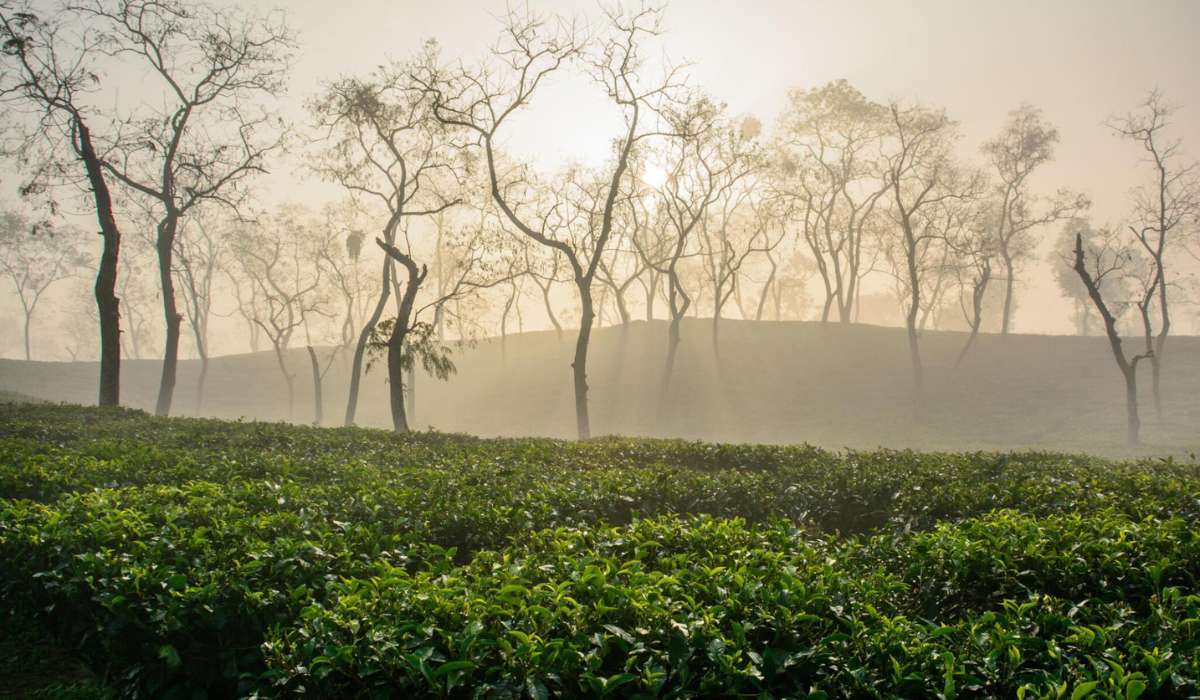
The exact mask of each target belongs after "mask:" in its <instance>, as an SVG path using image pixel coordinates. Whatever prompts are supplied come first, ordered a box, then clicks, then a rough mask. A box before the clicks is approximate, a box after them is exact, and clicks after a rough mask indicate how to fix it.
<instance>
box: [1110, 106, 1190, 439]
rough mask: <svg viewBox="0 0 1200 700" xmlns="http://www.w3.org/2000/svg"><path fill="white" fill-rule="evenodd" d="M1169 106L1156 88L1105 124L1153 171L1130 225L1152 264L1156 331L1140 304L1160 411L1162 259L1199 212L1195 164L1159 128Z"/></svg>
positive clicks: (1165, 290)
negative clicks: (1149, 340) (1131, 144)
mask: <svg viewBox="0 0 1200 700" xmlns="http://www.w3.org/2000/svg"><path fill="white" fill-rule="evenodd" d="M1173 111H1174V110H1173V108H1172V107H1171V106H1170V105H1168V104H1167V103H1166V102H1165V101H1164V100H1163V97H1162V94H1161V93H1159V92H1158V91H1157V90H1155V91H1152V92H1151V93H1150V94H1149V95H1148V96H1147V97H1146V100H1145V101H1144V102H1143V103H1142V104H1141V105H1140V106H1139V107H1138V109H1137V111H1135V112H1132V113H1130V114H1128V115H1126V116H1124V117H1121V118H1114V119H1112V120H1110V126H1111V127H1112V129H1113V130H1114V131H1115V132H1116V133H1117V134H1118V135H1119V136H1121V137H1123V138H1126V139H1129V140H1131V141H1133V142H1135V143H1137V144H1138V145H1139V146H1141V147H1142V149H1143V150H1144V151H1145V154H1144V155H1145V158H1146V160H1147V161H1148V162H1149V163H1150V165H1151V167H1152V169H1153V171H1154V180H1153V184H1152V185H1151V186H1150V187H1141V188H1139V189H1137V190H1135V192H1134V204H1133V214H1132V220H1133V223H1132V224H1130V226H1129V231H1130V233H1132V234H1133V236H1134V238H1135V239H1136V241H1137V243H1138V245H1140V246H1141V248H1142V250H1144V251H1145V253H1146V255H1148V256H1149V258H1150V262H1151V264H1152V265H1153V267H1154V279H1153V281H1152V286H1153V289H1152V290H1150V291H1151V294H1152V296H1154V297H1155V299H1154V306H1156V307H1157V312H1158V313H1157V315H1158V318H1157V324H1158V329H1157V332H1156V331H1155V330H1154V328H1153V325H1154V320H1153V319H1151V315H1152V314H1153V312H1154V309H1152V308H1151V304H1149V303H1147V304H1144V305H1140V306H1139V308H1140V310H1141V313H1142V321H1143V327H1144V329H1145V333H1146V334H1147V335H1148V336H1149V335H1153V336H1154V344H1153V351H1152V352H1151V353H1150V368H1151V372H1152V373H1153V376H1152V381H1153V388H1154V409H1155V412H1156V413H1157V414H1158V416H1159V417H1161V416H1162V392H1161V386H1160V377H1161V374H1162V362H1163V355H1164V354H1165V352H1166V345H1167V337H1168V336H1169V335H1170V332H1171V312H1170V304H1169V303H1168V300H1169V290H1170V288H1171V280H1170V279H1169V278H1168V272H1167V262H1168V258H1169V257H1170V255H1169V253H1170V250H1171V249H1172V247H1174V246H1175V245H1178V244H1179V243H1181V241H1179V240H1177V239H1176V235H1177V234H1178V233H1179V229H1182V228H1185V227H1187V226H1190V225H1194V224H1195V223H1196V221H1197V219H1198V217H1200V179H1198V177H1197V173H1198V170H1197V164H1196V163H1195V162H1183V154H1182V153H1181V144H1180V142H1179V141H1178V140H1170V139H1168V138H1167V136H1166V134H1165V133H1164V130H1165V129H1166V128H1167V126H1168V125H1169V124H1170V121H1169V119H1170V116H1171V114H1172V112H1173Z"/></svg>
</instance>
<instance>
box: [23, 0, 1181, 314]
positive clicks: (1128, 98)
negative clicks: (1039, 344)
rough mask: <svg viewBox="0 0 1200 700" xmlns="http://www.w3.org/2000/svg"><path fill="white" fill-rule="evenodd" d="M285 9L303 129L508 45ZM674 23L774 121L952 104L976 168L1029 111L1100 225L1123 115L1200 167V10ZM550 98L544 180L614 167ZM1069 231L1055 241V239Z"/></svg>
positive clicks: (1123, 8)
mask: <svg viewBox="0 0 1200 700" xmlns="http://www.w3.org/2000/svg"><path fill="white" fill-rule="evenodd" d="M226 2H229V3H230V4H243V5H246V6H253V7H255V8H256V9H261V7H262V6H263V4H262V3H258V2H253V1H252V0H226ZM514 2H516V0H514ZM278 4H279V6H280V7H282V8H284V9H286V10H287V12H288V14H289V17H290V21H291V24H292V26H293V27H294V29H295V30H296V31H297V33H298V35H299V40H300V49H299V53H298V55H297V57H296V62H295V70H294V76H293V84H292V89H291V92H290V95H289V97H288V98H287V101H286V107H285V112H286V113H287V115H286V116H289V117H290V118H291V119H293V120H294V121H297V122H299V123H305V122H306V121H307V116H306V114H305V113H304V110H303V104H304V102H305V100H306V99H308V98H309V97H310V96H312V95H313V94H314V93H316V92H317V91H319V90H320V89H321V87H322V85H323V84H325V83H327V82H328V81H330V80H332V79H334V78H336V77H338V76H343V75H357V74H362V73H365V72H367V71H370V70H371V69H373V68H374V67H375V66H377V65H379V64H380V63H382V62H385V61H386V60H387V59H388V58H389V57H394V58H403V57H407V56H409V55H410V54H412V53H413V52H414V51H416V50H417V49H418V48H419V47H420V45H421V42H422V41H424V40H425V39H426V38H436V39H438V40H439V41H440V42H441V44H442V46H443V52H444V54H445V55H446V56H447V57H448V58H454V57H463V58H465V59H467V60H473V59H476V58H478V57H480V56H482V55H483V53H484V52H486V50H487V49H488V47H489V46H491V44H492V43H493V42H494V41H495V37H496V34H497V30H498V28H499V23H498V21H497V19H496V16H497V15H499V14H502V13H503V12H504V11H505V8H506V3H505V2H504V1H503V0H439V1H438V2H426V1H421V2H418V1H416V0H344V1H343V2H341V3H337V4H331V3H329V2H328V1H327V0H288V1H287V2H282V3H278ZM530 4H531V5H532V6H533V7H534V8H537V9H544V10H556V11H558V12H561V13H565V14H568V15H571V14H573V15H577V16H578V17H579V18H580V19H581V21H584V22H587V21H589V20H590V21H593V22H594V21H595V20H596V18H597V17H598V15H599V11H598V5H597V4H596V3H595V2H593V1H592V0H555V1H553V2H550V1H543V2H531V3H530ZM517 6H519V4H518V5H517ZM666 21H667V27H666V29H667V33H666V35H665V37H664V38H663V40H662V42H661V51H662V53H663V55H664V56H665V57H667V58H669V59H670V60H672V61H675V62H683V61H687V62H690V63H691V64H692V66H691V68H690V70H689V74H690V76H691V82H692V83H693V84H694V85H697V86H700V87H703V88H704V89H705V90H707V91H708V92H709V93H710V94H711V95H713V96H714V97H716V98H717V99H719V100H723V101H725V102H727V103H728V104H729V105H730V107H731V109H732V110H733V111H734V112H736V113H751V114H754V115H756V116H758V117H759V118H761V119H762V120H763V121H764V122H765V123H767V124H768V125H769V124H771V123H772V122H774V121H775V119H776V117H777V116H778V114H779V111H780V110H781V109H782V107H783V103H784V98H785V95H786V93H787V91H788V90H789V89H791V88H795V87H804V88H810V87H816V86H819V85H821V84H824V83H826V82H828V81H831V80H836V79H839V78H845V79H847V80H849V81H850V82H851V83H852V84H854V85H855V86H856V87H858V88H859V89H860V90H861V91H862V92H863V93H864V94H866V95H867V96H868V97H869V98H871V99H875V100H878V101H885V100H888V99H890V98H898V99H901V100H906V101H907V100H919V101H922V102H924V103H926V104H929V105H934V106H940V107H944V108H945V109H946V110H947V111H948V113H949V114H950V115H951V117H952V118H954V119H956V120H958V121H959V122H960V124H961V127H962V129H961V130H962V133H963V141H962V144H961V149H960V150H961V153H962V155H963V157H964V158H966V159H970V160H974V161H976V162H979V161H981V158H980V157H979V144H980V143H981V142H982V141H984V140H985V139H987V138H989V137H990V136H991V135H993V134H994V133H996V132H997V131H998V129H999V128H1000V126H1001V125H1002V123H1003V122H1004V120H1005V118H1006V116H1007V113H1008V112H1009V110H1011V109H1014V108H1015V107H1017V106H1018V105H1019V104H1020V103H1021V102H1023V101H1027V102H1031V103H1033V104H1035V105H1037V106H1039V107H1041V108H1042V109H1043V110H1044V112H1045V115H1046V117H1047V118H1048V119H1049V120H1050V121H1051V122H1053V123H1054V124H1055V125H1056V126H1057V127H1058V128H1059V130H1060V132H1061V136H1062V139H1061V142H1060V144H1059V146H1058V150H1057V157H1056V160H1055V161H1054V162H1053V163H1051V164H1049V165H1048V166H1046V167H1045V168H1044V169H1043V170H1042V171H1040V172H1039V174H1038V176H1037V186H1038V187H1039V189H1040V190H1042V191H1044V192H1047V193H1049V192H1052V191H1053V190H1055V189H1057V188H1058V187H1070V188H1073V189H1077V190H1080V191H1083V192H1084V193H1086V194H1087V195H1088V196H1089V197H1091V198H1092V200H1093V202H1094V205H1093V217H1094V218H1096V219H1097V220H1099V221H1118V220H1119V219H1120V218H1121V216H1122V215H1123V214H1124V212H1125V210H1126V207H1127V203H1128V192H1129V189H1130V188H1131V187H1132V186H1133V185H1134V184H1136V183H1138V182H1140V181H1143V180H1144V178H1145V176H1146V175H1147V174H1148V171H1147V170H1146V169H1145V166H1144V164H1142V163H1141V162H1140V160H1139V159H1140V153H1139V150H1138V148H1137V147H1135V146H1134V145H1132V144H1130V143H1127V142H1123V141H1120V140H1118V139H1117V138H1115V137H1114V136H1113V135H1112V134H1111V132H1110V131H1109V130H1108V129H1107V128H1106V127H1105V126H1104V121H1105V119H1106V118H1107V117H1109V116H1110V115H1113V114H1116V113H1122V112H1125V111H1128V110H1130V109H1132V108H1133V107H1135V106H1136V105H1137V104H1138V102H1139V101H1140V100H1141V99H1142V98H1143V97H1144V96H1145V93H1146V91H1147V90H1149V89H1151V88H1153V87H1156V86H1157V87H1158V88H1160V89H1161V90H1163V91H1164V92H1165V93H1166V95H1167V97H1168V99H1169V100H1170V101H1172V102H1174V103H1177V104H1179V105H1181V109H1180V110H1179V111H1178V113H1177V114H1176V116H1175V120H1174V121H1175V123H1174V125H1173V132H1174V135H1175V136H1177V137H1180V138H1182V139H1183V140H1184V142H1185V150H1186V152H1187V153H1188V154H1190V155H1191V156H1196V155H1200V116H1198V115H1200V74H1198V73H1197V70H1196V69H1197V66H1200V42H1197V38H1198V37H1197V29H1198V28H1200V1H1197V0H1153V1H1149V2H1133V1H1125V0H1121V1H1116V0H1092V1H1085V0H1065V1H1058V2H1034V1H1032V0H1004V1H1003V2H1000V1H995V2H991V1H989V2H983V1H981V0H969V1H968V0H961V1H957V2H956V1H951V0H909V1H906V2H884V1H882V0H881V1H877V2H866V1H863V0H841V1H838V2H832V1H829V2H826V1H816V0H743V1H742V2H736V3H735V2H718V1H715V0H675V1H674V2H672V3H671V4H670V5H669V9H668V12H667V16H666ZM126 82H130V83H133V82H134V81H132V80H127V81H126ZM546 87H547V89H546V90H544V91H543V92H541V93H539V94H538V95H537V96H536V97H535V101H534V105H533V107H532V108H531V109H529V110H527V111H525V112H523V113H522V114H521V115H520V117H519V119H518V120H517V123H515V124H514V125H513V128H512V130H511V131H510V132H509V135H508V141H507V142H505V143H504V144H502V145H503V146H504V147H505V148H506V149H507V150H509V151H511V152H513V153H514V154H515V155H517V156H518V157H522V158H527V159H532V160H533V161H534V162H536V163H538V164H539V165H540V166H541V167H543V168H546V169H551V168H555V167H557V166H558V165H561V164H562V163H564V162H566V161H569V160H581V161H584V162H595V161H598V160H600V159H602V158H603V157H604V156H605V154H606V151H607V144H608V143H609V142H610V140H611V139H612V138H613V137H614V136H616V135H617V134H618V133H619V129H618V128H617V127H618V121H617V120H618V115H617V114H616V113H615V112H614V110H613V108H612V106H611V105H610V104H609V103H608V102H607V100H606V99H605V98H604V97H603V95H602V94H600V93H599V92H598V88H596V87H595V85H594V84H592V83H590V82H589V81H588V80H587V79H586V78H585V77H583V76H581V75H579V74H565V75H563V76H562V77H560V78H558V79H556V80H555V81H554V82H553V83H551V84H549V85H547V86H546ZM123 89H124V90H131V89H132V90H136V89H137V87H136V86H135V85H131V86H130V87H127V88H123ZM127 94H128V93H126V95H127ZM272 171H273V173H272V175H271V176H270V177H269V178H268V179H267V180H266V181H265V182H262V183H260V189H261V191H263V192H264V199H265V200H266V201H268V202H278V201H287V200H292V201H294V200H306V201H309V202H315V201H319V200H321V199H323V198H326V197H339V196H340V195H341V193H340V191H339V190H338V189H337V188H335V187H333V186H330V185H321V184H318V183H315V182H313V181H312V180H304V179H303V168H302V167H301V163H300V160H299V156H293V157H292V158H291V159H290V160H289V161H287V162H277V163H275V164H274V165H273V166H272ZM10 184H15V182H13V183H10ZM5 189H6V190H8V189H11V188H9V187H5ZM1055 233H1056V231H1053V230H1050V231H1045V232H1044V234H1045V237H1046V239H1047V240H1052V239H1053V236H1054V234H1055ZM1025 275H1026V279H1025V284H1024V287H1023V289H1021V291H1020V293H1019V298H1018V301H1019V309H1018V312H1017V316H1016V323H1015V327H1016V330H1017V331H1018V332H1068V331H1069V330H1070V328H1069V320H1068V309H1067V304H1066V302H1065V301H1063V300H1061V299H1060V298H1059V295H1058V292H1057V290H1056V288H1055V287H1054V285H1053V282H1052V281H1051V277H1050V274H1049V270H1048V267H1047V265H1046V264H1045V263H1044V254H1043V256H1042V258H1041V259H1039V261H1038V262H1037V264H1036V265H1035V266H1031V267H1030V269H1029V270H1028V271H1027V272H1026V273H1025Z"/></svg>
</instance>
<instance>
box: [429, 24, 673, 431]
mask: <svg viewBox="0 0 1200 700" xmlns="http://www.w3.org/2000/svg"><path fill="white" fill-rule="evenodd" d="M606 15H607V20H608V29H609V31H608V32H607V33H604V34H603V35H602V36H601V37H600V38H599V40H598V42H597V45H596V46H595V47H594V50H592V51H590V52H588V53H587V54H584V53H583V52H582V51H581V45H580V44H579V42H578V41H576V39H575V37H574V35H573V33H571V32H562V31H558V32H556V31H554V29H553V28H552V27H550V26H548V25H547V23H546V22H545V21H543V20H541V19H540V18H538V17H536V16H527V17H524V16H518V15H516V14H513V13H510V14H509V15H508V17H507V21H506V24H505V27H504V30H503V39H502V41H501V43H500V44H499V45H498V46H497V47H496V48H495V49H493V52H492V56H493V58H494V60H495V61H494V62H495V64H496V66H495V68H492V67H484V68H481V69H479V70H476V71H460V72H458V73H457V74H455V75H447V74H446V73H445V72H444V71H442V70H441V69H440V67H438V66H436V65H431V66H429V67H428V68H427V70H426V71H424V73H423V76H422V78H423V81H424V83H425V85H426V87H427V89H428V90H429V91H430V93H431V94H433V95H434V98H435V114H436V115H437V116H438V118H439V119H440V120H441V121H442V122H443V123H445V124H447V125H452V126H458V127H462V128H464V129H467V130H469V131H471V132H473V133H474V134H476V135H477V137H478V145H479V146H480V147H481V148H482V149H483V152H484V155H485V156H486V161H487V166H488V179H489V184H490V189H491V194H492V198H493V200H494V201H495V202H496V204H497V206H499V208H500V210H501V212H502V213H503V214H504V216H505V218H506V219H507V220H508V221H509V223H510V224H511V225H512V226H513V227H514V228H515V229H517V230H518V231H519V232H520V233H521V234H523V235H525V236H528V237H529V238H531V239H533V240H534V241H537V242H538V243H539V244H541V245H544V246H546V247H548V248H551V249H552V250H554V251H555V252H556V253H558V254H559V255H561V256H562V257H563V259H564V260H566V262H567V264H568V265H569V266H570V268H571V276H572V279H573V281H574V283H575V288H576V290H577V292H578V294H579V303H580V323H579V335H578V336H577V338H576V342H575V355H574V359H573V361H572V370H573V378H574V388H575V414H576V424H577V427H578V434H579V437H580V438H587V437H589V436H590V435H591V420H590V418H589V414H588V384H587V355H588V347H589V343H590V340H591V333H592V325H593V322H594V321H595V317H596V308H595V304H594V302H593V297H592V293H593V282H594V280H595V278H596V274H597V270H598V268H599V265H600V263H601V261H602V260H603V258H604V255H605V251H606V250H607V249H608V245H609V241H610V239H611V237H612V233H613V222H614V218H615V213H616V209H617V205H618V202H619V201H620V200H621V191H622V188H623V186H625V185H626V180H627V178H626V171H627V170H628V168H629V162H630V157H631V154H632V153H633V151H634V149H635V148H636V146H637V144H638V143H639V142H640V141H642V140H644V139H646V138H648V137H651V136H653V135H655V133H656V129H655V127H654V125H653V123H652V122H653V119H652V118H653V116H654V113H655V110H656V108H657V107H658V106H659V105H660V104H661V103H662V102H663V101H664V100H668V99H669V98H670V97H671V93H672V92H673V91H674V89H675V88H677V87H678V85H677V81H676V72H675V71H674V70H668V71H667V73H666V75H665V76H663V77H661V78H652V77H649V76H648V75H647V72H648V71H647V67H646V64H645V55H644V48H643V41H644V40H645V39H646V38H648V37H653V36H656V35H658V34H659V33H660V31H661V12H660V11H659V10H657V9H652V8H642V9H640V10H637V11H633V12H628V13H627V12H623V11H620V10H617V9H614V10H610V11H608V12H607V13H606ZM576 57H580V58H582V59H583V60H584V61H585V63H586V64H587V67H588V69H589V70H590V72H591V74H592V76H593V77H594V78H595V79H596V81H597V82H598V83H599V84H600V85H602V86H603V88H604V90H605V92H606V93H607V94H608V96H609V98H610V99H611V100H612V101H613V103H614V104H615V105H617V106H618V107H619V108H620V110H621V112H622V114H623V116H624V121H625V128H624V130H623V133H622V134H621V136H620V137H619V138H618V139H617V140H616V143H615V145H614V149H613V150H614V154H613V158H612V162H611V165H610V168H609V171H608V172H609V176H608V177H607V178H606V185H605V187H606V189H605V193H604V196H603V198H602V200H601V201H602V205H601V207H600V208H599V211H598V216H591V217H590V216H586V215H581V214H580V213H579V212H564V211H560V210H559V209H560V208H561V207H564V206H565V203H564V201H563V198H561V197H560V198H558V202H556V204H555V206H554V207H553V208H552V209H551V210H549V211H543V212H540V213H538V212H529V213H526V212H524V211H522V209H523V207H522V203H521V201H520V199H521V198H524V197H525V196H526V195H527V194H528V190H529V189H531V186H532V185H533V184H534V183H532V182H531V179H530V177H529V176H528V174H527V173H517V174H515V175H514V174H511V173H503V174H502V173H501V172H499V170H498V168H497V157H496V155H497V154H496V148H495V141H496V137H497V135H498V134H500V133H503V131H504V126H505V124H507V123H508V122H509V117H511V116H512V115H513V114H514V113H515V112H516V111H517V110H518V109H520V108H522V107H524V106H526V105H528V104H529V103H530V101H531V99H532V97H533V95H534V93H535V92H536V91H537V89H538V87H539V86H541V85H542V84H543V83H544V81H545V79H546V77H547V76H549V75H551V74H553V73H555V72H556V71H558V70H559V68H560V67H562V65H563V64H564V63H565V62H566V61H568V60H569V59H572V58H576ZM498 73H503V74H504V75H503V76H502V77H498V76H497V74H498Z"/></svg>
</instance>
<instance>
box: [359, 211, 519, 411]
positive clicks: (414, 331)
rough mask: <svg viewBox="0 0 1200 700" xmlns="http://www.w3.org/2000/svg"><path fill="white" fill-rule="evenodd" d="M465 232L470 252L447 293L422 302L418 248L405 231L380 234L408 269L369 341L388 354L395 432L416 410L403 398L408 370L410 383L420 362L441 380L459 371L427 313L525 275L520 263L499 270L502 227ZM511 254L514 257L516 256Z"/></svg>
mask: <svg viewBox="0 0 1200 700" xmlns="http://www.w3.org/2000/svg"><path fill="white" fill-rule="evenodd" d="M463 233H465V234H466V236H468V239H467V240H465V241H463V242H462V243H461V247H462V249H464V250H469V251H472V255H470V256H467V257H464V258H462V259H460V260H459V262H458V266H457V269H456V271H455V273H454V280H453V282H452V283H450V284H449V285H448V286H447V287H446V288H445V290H444V293H443V294H434V295H433V298H432V299H427V300H426V301H424V302H422V301H420V300H419V296H418V295H419V293H420V292H421V291H422V283H423V282H424V281H425V278H426V277H427V276H428V274H429V267H428V265H425V264H423V263H419V262H418V260H417V253H416V252H415V247H414V246H413V243H412V241H411V240H410V239H409V237H408V235H407V232H405V235H404V236H402V237H401V238H400V239H399V245H389V244H388V243H387V242H386V241H384V240H383V239H382V238H377V239H376V240H375V242H376V244H377V245H379V247H380V248H382V249H383V250H384V252H385V253H387V255H388V256H389V257H390V258H391V259H392V260H395V261H396V263H397V264H399V265H400V266H401V267H403V268H404V270H405V273H406V275H407V280H408V281H407V283H406V284H405V285H404V287H403V288H402V289H401V290H400V291H399V292H398V293H397V298H398V300H399V303H398V305H397V308H396V316H394V317H392V318H389V319H386V320H385V321H382V322H380V324H379V325H378V326H377V327H376V328H375V329H374V331H373V333H372V338H371V342H370V347H371V349H373V350H374V351H376V352H380V353H383V354H385V358H386V364H387V369H388V383H389V398H390V404H391V411H392V427H393V429H394V430H395V431H396V432H405V431H407V430H408V429H409V420H410V418H409V413H410V411H411V410H414V409H415V403H414V404H411V405H406V402H405V374H406V373H407V374H408V376H409V381H410V382H411V381H412V380H414V379H415V376H416V374H415V368H416V364H417V363H418V362H420V364H421V367H422V368H423V369H424V370H425V372H426V373H428V374H430V375H432V376H434V377H435V378H437V379H446V378H448V377H449V376H450V374H452V373H453V372H454V371H455V366H454V363H453V361H452V359H451V355H452V354H453V348H451V347H450V346H449V345H447V344H446V343H444V342H442V341H441V340H439V339H438V336H437V329H436V327H435V326H434V324H433V323H430V322H428V321H426V320H424V316H425V315H427V314H429V313H433V312H434V310H435V309H438V308H443V307H445V306H446V305H447V303H448V302H450V301H454V300H457V299H462V298H463V297H467V296H470V295H473V294H476V293H478V292H480V291H482V290H486V289H490V288H492V287H495V286H497V285H501V284H505V283H508V282H511V281H512V280H514V279H515V278H516V277H519V276H520V275H521V274H523V272H522V270H521V268H520V266H519V265H518V266H517V267H516V271H515V272H514V269H513V268H511V267H510V268H506V269H504V270H500V269H497V261H496V260H495V257H496V256H495V255H494V253H495V252H496V251H497V250H498V247H499V246H498V243H499V232H497V231H495V230H493V229H490V228H488V227H484V226H480V227H478V228H467V229H464V230H463ZM400 246H403V247H400ZM507 257H508V258H509V260H511V259H512V258H513V257H514V256H507ZM409 395H410V396H411V395H412V394H411V393H410V394H409Z"/></svg>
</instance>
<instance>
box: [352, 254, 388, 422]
mask: <svg viewBox="0 0 1200 700" xmlns="http://www.w3.org/2000/svg"><path fill="white" fill-rule="evenodd" d="M393 264H394V263H393V262H392V259H391V258H389V257H387V256H384V258H383V284H382V286H381V287H380V292H379V301H377V302H376V303H375V309H374V310H373V311H372V312H371V316H370V318H368V319H367V322H366V324H364V325H363V328H362V332H361V333H359V334H358V342H357V343H355V345H354V360H353V361H352V362H351V363H350V391H349V396H348V397H347V398H346V417H345V420H344V422H343V425H345V426H347V427H349V426H351V425H354V415H355V413H357V411H358V389H359V384H360V383H361V381H362V369H363V356H364V355H365V354H366V351H367V341H369V340H370V339H371V333H372V332H374V331H375V326H377V325H379V319H381V318H383V311H384V309H386V308H387V303H388V299H390V298H391V294H392V266H393Z"/></svg>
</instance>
